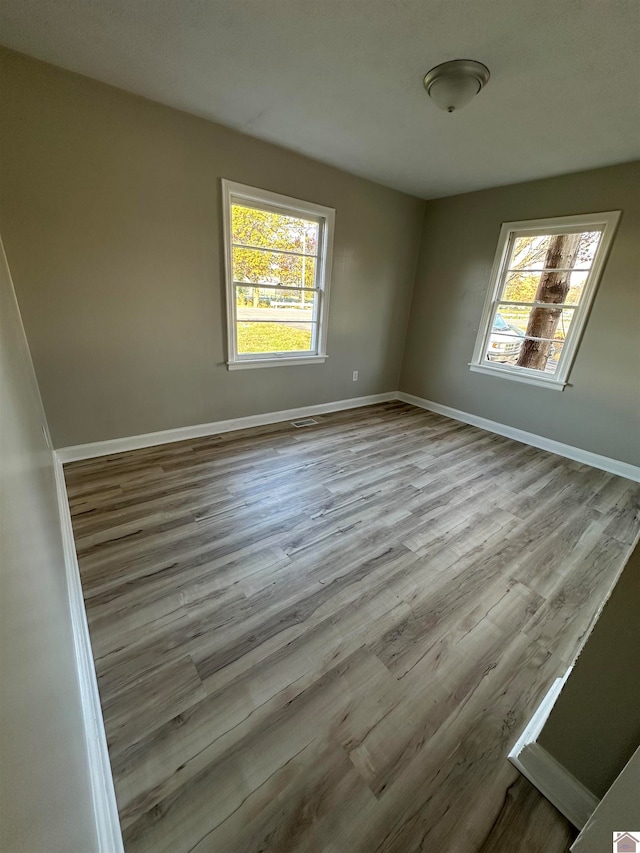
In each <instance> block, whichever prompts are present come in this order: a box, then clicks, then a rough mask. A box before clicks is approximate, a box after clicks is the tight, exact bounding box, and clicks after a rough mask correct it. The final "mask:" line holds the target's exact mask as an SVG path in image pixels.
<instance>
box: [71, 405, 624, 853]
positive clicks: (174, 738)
mask: <svg viewBox="0 0 640 853" xmlns="http://www.w3.org/2000/svg"><path fill="white" fill-rule="evenodd" d="M317 421H318V423H317V424H315V425H312V426H310V427H308V428H305V429H295V428H294V427H292V426H291V425H290V424H272V425H268V426H265V427H259V428H256V429H250V430H242V431H238V432H234V433H226V434H222V435H216V436H210V437H206V438H202V439H196V440H192V441H182V442H179V443H175V444H171V445H166V446H161V447H152V448H145V449H142V450H138V451H132V452H130V453H120V454H114V455H112V456H109V457H105V458H102V459H94V460H87V461H83V462H78V463H72V464H70V465H67V466H65V477H66V480H67V485H68V494H69V503H70V508H71V513H72V521H73V527H74V534H75V537H76V546H77V552H78V559H79V565H80V571H81V579H82V584H83V591H84V595H85V602H86V606H87V615H88V621H89V629H90V633H91V638H92V646H93V652H94V658H95V662H96V671H97V675H98V683H99V689H100V695H101V700H102V704H103V711H104V718H105V726H106V730H107V736H108V743H109V750H110V757H111V762H112V768H113V772H114V781H115V787H116V796H117V800H118V806H119V810H120V817H121V822H122V826H123V830H124V837H125V844H126V848H127V851H128V853H132V851H136V853H137V852H138V851H153V853H162V852H163V851H170V853H190V851H199V853H209V851H211V853H220V851H224V853H235V851H237V853H254V851H255V853H257V851H261V853H282V851H314V853H315V851H318V853H319V851H322V853H344V851H347V850H348V851H350V853H351V851H354V853H358V851H361V853H375V851H379V853H383V851H384V853H413V852H414V851H429V853H454V851H455V853H457V851H459V850H463V849H464V850H466V851H472V853H493V851H496V853H497V851H498V850H503V849H504V850H506V849H527V850H530V851H532V853H537V851H540V853H542V851H543V850H544V851H545V853H564V849H565V847H566V842H567V839H568V836H567V827H566V824H565V823H563V821H562V819H558V820H556V819H555V818H554V815H555V813H554V812H549V810H548V808H546V806H545V805H544V804H542V805H541V803H540V801H539V799H537V793H536V792H534V793H533V794H532V793H531V791H530V790H528V789H527V788H526V787H523V786H522V785H521V784H519V783H517V782H516V778H517V774H516V772H515V771H514V770H513V768H512V767H511V765H509V764H508V762H507V761H506V755H507V753H508V751H509V749H510V747H511V746H512V745H513V743H514V741H515V740H516V738H517V737H518V736H519V734H520V733H521V731H522V729H523V728H524V726H525V725H526V723H527V722H528V719H529V717H530V716H531V714H532V712H533V711H534V710H535V708H536V706H537V704H538V702H539V701H540V699H541V698H542V696H543V695H544V694H545V692H546V690H547V689H548V688H549V686H550V684H551V683H552V681H553V679H554V678H555V677H557V676H558V675H561V674H563V673H564V671H565V669H566V666H567V664H568V662H569V661H570V660H571V659H572V657H573V655H574V654H575V652H576V650H577V647H578V644H579V642H580V640H581V638H582V637H583V636H584V634H585V632H586V630H587V629H588V626H589V625H590V624H591V622H592V620H593V618H594V614H595V613H596V612H597V610H598V609H599V606H600V605H601V603H602V599H603V597H604V595H605V594H606V592H607V591H608V589H609V588H610V586H611V583H612V582H613V579H614V578H615V577H616V576H617V574H618V572H619V571H620V569H621V568H622V565H623V563H624V561H625V559H626V557H627V555H628V552H629V550H630V548H629V545H630V543H631V542H632V541H633V537H634V535H635V533H636V532H637V530H638V525H639V521H638V506H639V499H640V489H639V488H638V487H637V485H635V484H633V483H630V482H629V481H627V480H623V479H621V478H618V477H614V476H613V475H611V474H606V473H604V472H601V471H596V470H594V469H590V468H588V467H586V466H584V465H580V464H578V463H575V462H570V461H568V460H566V459H562V458H560V457H558V456H554V455H552V454H548V453H545V452H543V451H540V450H537V449H535V448H532V447H529V446H526V445H523V444H520V443H517V442H514V441H511V440H509V439H506V438H504V437H501V436H496V435H492V434H489V433H486V432H483V431H482V430H479V429H477V428H475V427H470V426H466V425H464V424H462V423H459V422H456V421H452V420H449V419H447V418H444V417H442V416H440V415H436V414H434V413H430V412H424V411H422V410H419V409H416V408H415V407H413V406H410V405H408V404H404V403H400V402H397V401H392V402H390V403H384V404H380V405H376V406H371V407H367V408H364V409H359V410H352V411H345V412H336V413H333V414H330V415H322V416H318V417H317ZM536 824H539V826H537V825H536ZM518 838H522V839H524V840H525V841H524V842H523V843H525V845H526V846H525V847H522V846H521V847H517V846H513V845H514V844H516V841H517V839H518ZM514 839H515V840H514ZM505 844H509V845H511V846H510V847H509V848H507V847H504V846H502V847H501V846H500V845H505ZM545 845H547V846H545ZM563 845H564V847H563Z"/></svg>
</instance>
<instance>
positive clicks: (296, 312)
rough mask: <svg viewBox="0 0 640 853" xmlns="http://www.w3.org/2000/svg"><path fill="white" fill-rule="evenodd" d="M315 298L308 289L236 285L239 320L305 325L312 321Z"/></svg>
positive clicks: (237, 315)
mask: <svg viewBox="0 0 640 853" xmlns="http://www.w3.org/2000/svg"><path fill="white" fill-rule="evenodd" d="M314 297H315V294H314V293H309V291H305V290H302V291H300V290H298V291H296V290H295V289H293V290H272V289H271V288H268V287H243V286H242V285H240V286H236V317H237V319H238V320H263V321H265V320H269V321H271V320H273V321H274V322H283V321H287V322H294V323H302V324H304V323H306V322H310V321H311V320H313V307H314V304H315V299H314Z"/></svg>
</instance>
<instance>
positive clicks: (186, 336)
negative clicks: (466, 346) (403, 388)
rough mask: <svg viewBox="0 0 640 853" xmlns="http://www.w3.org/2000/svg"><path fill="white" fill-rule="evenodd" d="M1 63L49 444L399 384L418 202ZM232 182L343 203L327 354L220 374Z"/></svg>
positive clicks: (7, 167)
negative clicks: (226, 191) (311, 360)
mask: <svg viewBox="0 0 640 853" xmlns="http://www.w3.org/2000/svg"><path fill="white" fill-rule="evenodd" d="M0 61H1V74H2V77H3V84H2V86H1V87H0V90H1V93H2V98H1V103H0V109H1V110H2V116H3V120H2V130H1V131H0V133H1V134H2V136H1V137H0V155H1V157H2V160H3V164H4V168H3V169H2V172H1V173H0V193H1V201H2V203H1V207H0V228H2V229H3V230H2V233H3V237H4V241H5V247H6V251H7V257H8V259H9V263H10V265H11V268H12V271H13V275H14V280H15V282H16V289H17V293H18V298H19V300H20V306H21V310H22V315H23V319H24V324H25V328H26V331H27V336H28V339H29V344H30V347H31V352H32V354H33V359H34V363H35V368H36V374H37V376H38V381H39V384H40V390H41V393H42V397H43V402H44V406H45V410H46V412H47V416H48V419H49V424H50V427H51V430H52V434H53V439H54V444H55V446H56V447H61V446H67V445H73V444H79V443H85V442H91V441H100V440H105V439H111V438H119V437H123V436H131V435H138V434H141V433H147V432H153V431H156V430H164V429H170V428H173V427H181V426H191V425H194V424H201V423H208V422H211V421H217V420H224V419H227V418H235V417H241V416H244V415H252V414H259V413H263V412H271V411H277V410H280V409H288V408H297V407H300V406H306V405H312V404H317V403H324V402H330V401H333V400H341V399H345V398H349V397H360V396H365V395H368V394H376V393H381V392H385V391H395V390H396V389H397V386H398V378H399V373H400V366H401V362H402V353H403V348H404V337H405V331H406V324H407V318H408V311H409V305H410V301H411V292H412V287H413V281H414V274H415V266H416V261H417V255H418V249H419V240H420V229H421V223H422V215H423V210H424V202H422V201H421V200H418V199H415V198H413V197H411V196H407V195H404V194H402V193H399V192H397V191H395V190H390V189H387V188H384V187H382V186H379V185H377V184H374V183H371V182H369V181H366V180H363V179H360V178H356V177H353V176H351V175H348V174H346V173H344V172H341V171H339V170H337V169H334V168H332V167H329V166H326V165H323V164H320V163H318V162H315V161H313V160H310V159H308V158H306V157H303V156H300V155H297V154H293V153H291V152H289V151H285V150H284V149H282V148H278V147H276V146H273V145H270V144H268V143H265V142H262V141H259V140H257V139H253V138H251V137H249V136H245V135H243V134H240V133H237V132H235V131H232V130H229V129H227V128H224V127H222V126H220V125H216V124H213V123H212V122H209V121H205V120H203V119H199V118H196V117H194V116H190V115H187V114H185V113H182V112H179V111H177V110H173V109H171V108H169V107H165V106H161V105H159V104H155V103H152V102H150V101H146V100H144V99H142V98H138V97H136V96H134V95H130V94H127V93H125V92H122V91H120V90H118V89H113V88H111V87H109V86H106V85H103V84H101V83H97V82H95V81H92V80H89V79H86V78H83V77H79V76H77V75H74V74H71V73H69V72H67V71H63V70H61V69H57V68H54V67H53V66H49V65H45V64H43V63H40V62H37V61H36V60H32V59H29V58H27V57H24V56H21V55H19V54H15V53H12V52H11V51H7V50H2V51H1V52H0ZM268 108H269V106H268V104H265V105H264V109H268ZM247 129H248V131H249V132H250V129H251V128H250V126H248V127H247ZM221 178H228V179H230V180H232V181H239V182H240V183H244V184H248V185H250V186H254V187H260V188H263V189H268V190H273V191H275V192H278V193H283V194H285V195H289V196H293V197H296V198H300V199H304V200H307V201H312V202H316V203H318V204H323V205H327V206H329V207H333V208H335V209H336V211H337V212H336V227H335V246H334V259H333V277H332V285H331V308H330V317H329V335H328V353H329V359H328V360H327V362H326V363H325V364H314V365H304V366H301V367H300V366H290V367H273V368H271V367H270V368H266V369H262V368H261V369H259V370H242V371H233V372H229V371H228V370H227V368H226V365H225V360H226V346H225V336H226V331H225V319H224V318H225V302H224V278H223V252H222V218H221V186H220V179H221ZM354 370H358V371H359V381H358V382H353V381H352V372H353V371H354Z"/></svg>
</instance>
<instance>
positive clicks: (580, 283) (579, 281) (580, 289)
mask: <svg viewBox="0 0 640 853" xmlns="http://www.w3.org/2000/svg"><path fill="white" fill-rule="evenodd" d="M588 277H589V273H588V271H582V270H580V272H572V273H571V274H570V276H569V290H568V291H567V295H566V297H565V302H566V303H568V304H569V305H578V303H579V302H580V300H581V299H582V294H583V293H584V285H585V283H586V281H587V278H588Z"/></svg>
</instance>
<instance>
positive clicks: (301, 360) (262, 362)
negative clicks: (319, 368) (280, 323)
mask: <svg viewBox="0 0 640 853" xmlns="http://www.w3.org/2000/svg"><path fill="white" fill-rule="evenodd" d="M328 357H329V356H327V355H303V356H294V357H293V358H287V357H283V358H281V357H279V356H278V357H275V358H251V359H249V358H247V359H242V360H239V361H228V362H227V369H228V370H249V369H251V368H254V367H289V366H291V365H296V364H323V363H324V362H325V361H326V360H327V358H328Z"/></svg>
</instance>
